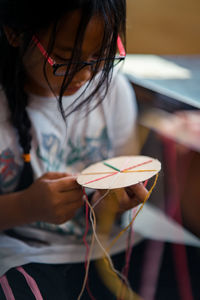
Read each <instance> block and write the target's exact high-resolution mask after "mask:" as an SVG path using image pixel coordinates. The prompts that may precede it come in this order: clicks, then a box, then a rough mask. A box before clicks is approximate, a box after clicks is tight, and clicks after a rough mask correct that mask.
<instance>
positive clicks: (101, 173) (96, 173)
mask: <svg viewBox="0 0 200 300" xmlns="http://www.w3.org/2000/svg"><path fill="white" fill-rule="evenodd" d="M112 173H114V172H94V173H82V174H81V175H103V174H112Z"/></svg>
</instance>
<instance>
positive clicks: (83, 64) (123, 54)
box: [32, 35, 126, 76]
mask: <svg viewBox="0 0 200 300" xmlns="http://www.w3.org/2000/svg"><path fill="white" fill-rule="evenodd" d="M32 41H33V43H34V44H35V45H36V47H37V48H38V49H39V51H40V53H41V54H42V55H43V56H44V57H45V58H46V59H47V62H48V63H49V64H50V66H51V67H52V68H53V75H55V76H64V75H59V74H56V72H57V70H58V69H59V68H60V67H63V66H67V65H68V64H67V63H65V64H59V63H57V62H56V61H55V60H54V59H53V58H52V57H51V56H50V55H49V54H48V52H47V51H46V50H45V48H44V47H43V45H42V44H41V42H40V41H39V39H38V38H37V36H36V35H33V37H32ZM117 47H118V50H119V55H116V56H115V58H114V59H118V60H119V61H118V63H120V62H121V61H123V60H124V59H125V57H126V51H125V48H124V45H123V43H122V40H121V38H120V36H119V35H118V37H117ZM106 60H110V58H102V59H98V60H93V61H91V62H87V61H80V62H76V64H78V65H79V68H78V70H77V72H79V71H80V70H82V69H83V68H85V67H87V66H90V67H91V69H92V71H95V68H94V66H95V65H96V64H98V63H100V62H101V61H106ZM93 68H94V69H93Z"/></svg>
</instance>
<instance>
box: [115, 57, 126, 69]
mask: <svg viewBox="0 0 200 300" xmlns="http://www.w3.org/2000/svg"><path fill="white" fill-rule="evenodd" d="M123 60H124V57H116V58H115V59H114V62H113V66H114V67H115V66H117V65H118V64H119V63H120V62H122V61H123Z"/></svg>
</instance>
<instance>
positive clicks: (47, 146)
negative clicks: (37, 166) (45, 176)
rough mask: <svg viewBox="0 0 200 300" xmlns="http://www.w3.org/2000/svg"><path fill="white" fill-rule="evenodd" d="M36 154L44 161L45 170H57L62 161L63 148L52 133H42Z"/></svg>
mask: <svg viewBox="0 0 200 300" xmlns="http://www.w3.org/2000/svg"><path fill="white" fill-rule="evenodd" d="M37 156H38V157H39V158H40V159H41V160H42V161H43V162H44V165H45V169H46V171H47V172H48V171H58V170H59V168H60V166H61V164H63V161H64V149H62V148H61V143H60V141H59V139H58V138H57V137H56V136H55V135H54V134H42V143H41V145H39V146H38V148H37Z"/></svg>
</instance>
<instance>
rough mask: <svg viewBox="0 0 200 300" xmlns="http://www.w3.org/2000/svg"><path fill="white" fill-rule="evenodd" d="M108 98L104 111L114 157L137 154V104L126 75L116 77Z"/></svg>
mask: <svg viewBox="0 0 200 300" xmlns="http://www.w3.org/2000/svg"><path fill="white" fill-rule="evenodd" d="M107 97H108V99H107V101H105V102H104V103H105V108H104V109H105V116H106V122H107V128H108V135H109V138H110V141H111V144H112V148H113V155H114V156H119V155H134V154H137V152H138V141H137V102H136V97H135V93H134V90H133V87H132V86H131V84H130V83H129V82H128V79H126V77H125V76H124V75H122V74H120V73H118V74H117V75H114V78H113V80H112V83H111V85H110V89H109V93H108V95H107Z"/></svg>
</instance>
